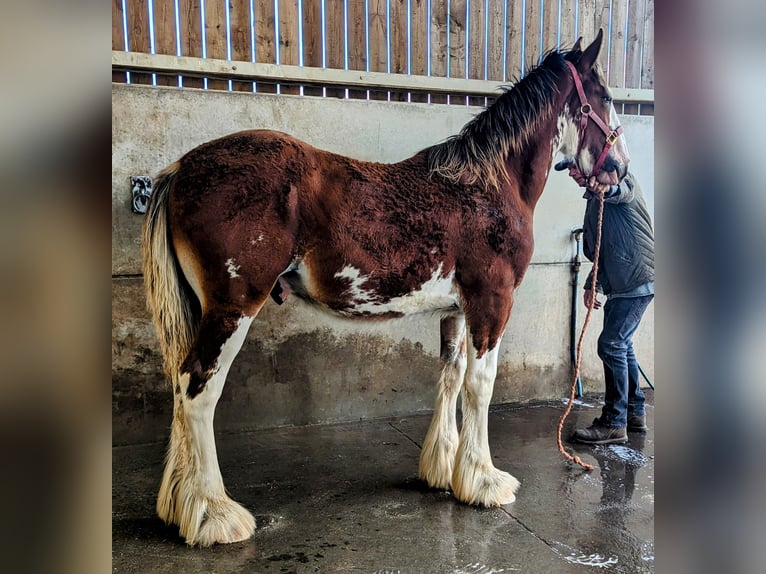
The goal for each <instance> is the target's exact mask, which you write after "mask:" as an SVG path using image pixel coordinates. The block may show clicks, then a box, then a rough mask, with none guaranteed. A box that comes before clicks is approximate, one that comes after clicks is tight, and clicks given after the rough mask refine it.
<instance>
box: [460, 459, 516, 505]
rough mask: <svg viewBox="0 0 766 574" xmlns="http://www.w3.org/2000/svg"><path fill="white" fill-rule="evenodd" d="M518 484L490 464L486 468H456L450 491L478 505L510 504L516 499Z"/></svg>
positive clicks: (463, 499)
mask: <svg viewBox="0 0 766 574" xmlns="http://www.w3.org/2000/svg"><path fill="white" fill-rule="evenodd" d="M519 485H520V483H519V481H518V480H517V479H516V478H515V477H513V476H511V475H510V474H508V473H507V472H504V471H502V470H498V469H496V468H494V467H492V466H490V467H489V468H488V469H487V468H484V467H482V466H475V467H473V468H471V469H465V468H464V469H456V470H455V473H454V474H453V476H452V492H453V493H454V494H455V497H456V498H457V499H458V500H460V501H462V502H466V503H468V504H476V505H480V506H501V505H503V504H510V503H511V502H513V501H515V500H516V491H517V490H518V489H519Z"/></svg>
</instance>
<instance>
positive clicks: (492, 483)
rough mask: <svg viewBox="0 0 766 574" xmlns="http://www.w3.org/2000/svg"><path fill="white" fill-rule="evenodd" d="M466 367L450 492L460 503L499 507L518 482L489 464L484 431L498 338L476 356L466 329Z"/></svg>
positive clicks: (510, 496)
mask: <svg viewBox="0 0 766 574" xmlns="http://www.w3.org/2000/svg"><path fill="white" fill-rule="evenodd" d="M467 339H468V341H467V342H468V368H467V371H466V376H465V380H464V382H463V393H462V411H463V425H462V428H461V429H460V445H459V446H458V450H457V455H456V457H455V468H454V471H453V474H452V492H453V493H454V495H455V496H456V497H457V498H458V500H462V501H463V502H467V503H469V504H481V505H484V506H498V505H500V504H508V503H510V502H513V501H514V500H515V499H516V496H515V492H516V490H517V489H518V487H519V481H518V480H516V479H515V478H514V477H513V476H511V475H510V474H508V473H507V472H503V471H502V470H498V469H497V468H495V466H494V465H493V464H492V456H491V455H490V452H489V437H488V433H487V423H488V411H489V402H490V399H491V398H492V387H493V386H494V382H495V375H496V374H497V357H498V350H499V348H500V340H499V339H498V340H497V341H496V344H495V346H494V347H493V348H492V349H491V350H488V351H486V352H485V353H484V354H483V355H482V356H481V357H477V351H476V349H477V348H479V347H477V346H474V343H473V337H472V336H471V333H470V332H469V333H468V335H467Z"/></svg>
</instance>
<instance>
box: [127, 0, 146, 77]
mask: <svg viewBox="0 0 766 574" xmlns="http://www.w3.org/2000/svg"><path fill="white" fill-rule="evenodd" d="M127 10H128V44H129V48H130V51H131V52H142V53H144V54H149V53H150V51H151V50H150V46H149V8H148V3H147V0H131V1H129V2H128V3H127ZM130 81H131V82H132V83H134V84H151V83H152V76H151V74H139V73H136V74H131V75H130Z"/></svg>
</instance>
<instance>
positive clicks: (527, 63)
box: [524, 0, 541, 74]
mask: <svg viewBox="0 0 766 574" xmlns="http://www.w3.org/2000/svg"><path fill="white" fill-rule="evenodd" d="M526 16H527V17H526V25H525V42H524V73H525V74H526V73H527V72H528V71H529V69H530V68H532V67H534V66H536V65H537V64H538V62H539V61H540V53H541V52H540V17H541V13H540V0H527V13H526Z"/></svg>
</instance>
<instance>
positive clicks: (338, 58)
mask: <svg viewBox="0 0 766 574" xmlns="http://www.w3.org/2000/svg"><path fill="white" fill-rule="evenodd" d="M325 22H326V25H327V34H326V37H325V38H326V48H325V49H326V54H327V67H328V68H334V69H336V70H342V69H343V56H344V47H343V0H325ZM326 94H327V95H328V96H330V97H335V98H342V97H344V96H345V90H339V89H335V88H332V89H328V90H326Z"/></svg>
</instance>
